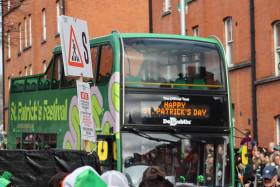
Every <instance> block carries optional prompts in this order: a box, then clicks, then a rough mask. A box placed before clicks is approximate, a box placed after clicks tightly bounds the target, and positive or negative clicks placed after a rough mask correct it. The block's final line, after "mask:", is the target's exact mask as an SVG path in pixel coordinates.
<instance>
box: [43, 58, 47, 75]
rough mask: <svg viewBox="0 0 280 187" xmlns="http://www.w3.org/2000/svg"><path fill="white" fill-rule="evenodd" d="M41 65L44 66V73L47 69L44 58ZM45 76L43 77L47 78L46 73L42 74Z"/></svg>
mask: <svg viewBox="0 0 280 187" xmlns="http://www.w3.org/2000/svg"><path fill="white" fill-rule="evenodd" d="M43 66H44V73H45V72H46V70H47V62H46V61H45V60H44V61H43ZM44 77H45V79H46V78H47V75H45V76H44Z"/></svg>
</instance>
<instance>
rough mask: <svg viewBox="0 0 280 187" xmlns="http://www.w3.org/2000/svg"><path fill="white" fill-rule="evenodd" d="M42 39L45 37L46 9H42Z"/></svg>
mask: <svg viewBox="0 0 280 187" xmlns="http://www.w3.org/2000/svg"><path fill="white" fill-rule="evenodd" d="M42 12H43V40H46V39H47V22H46V9H43V11H42Z"/></svg>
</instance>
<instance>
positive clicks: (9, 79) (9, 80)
mask: <svg viewBox="0 0 280 187" xmlns="http://www.w3.org/2000/svg"><path fill="white" fill-rule="evenodd" d="M8 82H9V90H10V86H11V77H8Z"/></svg>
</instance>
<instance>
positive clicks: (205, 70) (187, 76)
mask: <svg viewBox="0 0 280 187" xmlns="http://www.w3.org/2000/svg"><path fill="white" fill-rule="evenodd" d="M124 50H125V51H124V75H125V85H126V86H127V87H152V88H158V87H162V88H176V89H205V90H206V89H211V90H212V89H219V90H223V89H225V81H224V75H223V60H222V57H221V53H220V52H219V50H218V46H217V45H216V44H213V43H206V42H199V41H191V40H181V39H165V38H160V39H159V38H126V39H124Z"/></svg>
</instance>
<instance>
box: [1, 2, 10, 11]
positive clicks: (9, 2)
mask: <svg viewBox="0 0 280 187" xmlns="http://www.w3.org/2000/svg"><path fill="white" fill-rule="evenodd" d="M2 2H3V1H2ZM4 2H5V1H4ZM10 8H11V1H10V0H8V11H9V10H10Z"/></svg>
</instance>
